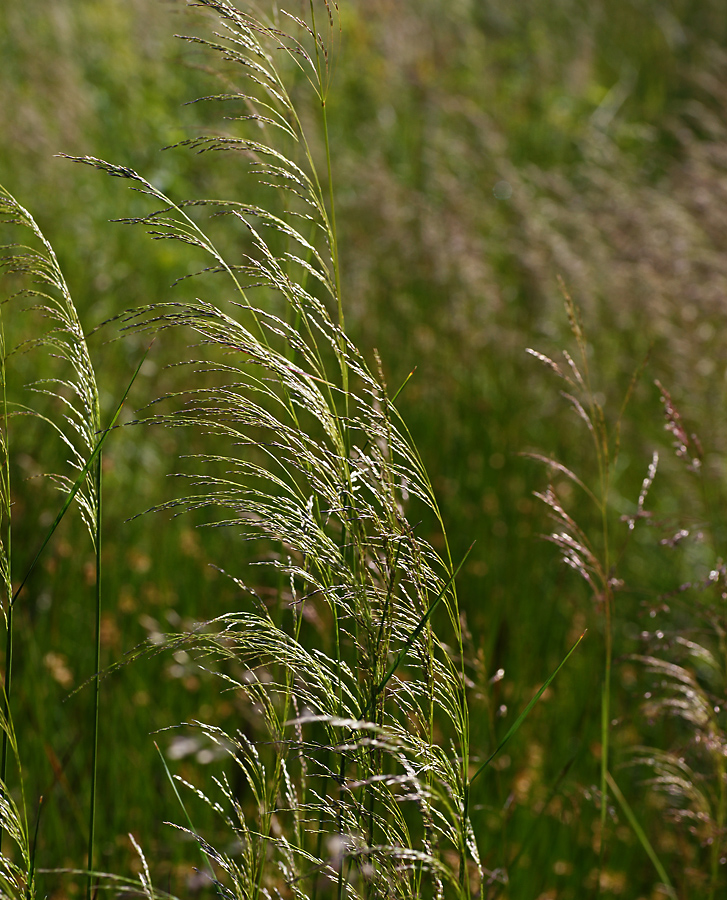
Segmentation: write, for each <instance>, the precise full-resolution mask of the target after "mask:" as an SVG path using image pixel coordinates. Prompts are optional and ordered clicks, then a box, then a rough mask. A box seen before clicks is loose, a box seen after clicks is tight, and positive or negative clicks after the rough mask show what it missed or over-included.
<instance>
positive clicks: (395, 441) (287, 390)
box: [79, 0, 482, 898]
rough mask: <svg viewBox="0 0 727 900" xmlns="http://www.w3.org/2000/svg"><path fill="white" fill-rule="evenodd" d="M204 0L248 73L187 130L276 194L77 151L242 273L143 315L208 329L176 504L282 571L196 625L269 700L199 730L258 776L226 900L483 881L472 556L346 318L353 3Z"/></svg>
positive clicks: (426, 889)
mask: <svg viewBox="0 0 727 900" xmlns="http://www.w3.org/2000/svg"><path fill="white" fill-rule="evenodd" d="M194 5H195V6H197V7H202V8H204V9H206V10H207V11H209V13H210V14H211V15H212V17H213V19H214V21H215V23H216V27H217V29H218V32H217V33H216V34H215V36H214V38H213V39H206V38H199V37H192V38H187V40H189V41H193V42H195V43H201V44H203V45H204V46H205V47H207V48H208V49H210V50H212V51H214V52H216V53H218V54H219V55H220V56H221V57H223V58H224V59H225V60H227V61H229V62H231V63H232V64H233V69H235V70H236V77H237V79H238V81H239V85H240V86H239V88H237V89H236V90H232V89H230V87H229V84H230V80H229V79H228V81H227V85H228V87H227V90H226V91H225V93H224V94H220V95H216V96H214V97H210V98H207V99H209V100H215V101H222V102H225V103H227V104H230V105H232V110H234V111H233V112H232V115H231V116H230V118H231V119H232V121H233V122H235V123H236V127H237V128H239V132H236V133H235V134H233V135H213V136H206V137H200V138H197V139H194V140H190V141H186V142H184V143H185V144H186V145H187V146H189V147H192V148H194V149H197V150H199V151H200V152H208V151H228V152H236V153H238V154H239V156H240V160H241V163H243V164H245V167H246V168H249V169H251V170H252V173H253V174H255V175H257V178H258V180H259V181H260V182H261V183H262V184H263V185H264V186H267V188H269V189H270V191H269V196H270V198H271V201H270V204H268V205H266V206H260V205H256V204H253V203H246V202H244V201H239V200H217V199H205V200H198V199H195V200H189V201H182V202H176V201H173V200H172V199H170V198H169V197H167V196H166V195H165V194H163V193H161V192H160V191H158V190H157V189H156V188H155V187H154V186H153V185H152V184H151V183H150V182H149V181H147V180H146V179H144V178H143V177H142V176H140V175H138V174H137V173H136V172H134V171H132V170H130V169H128V168H125V167H121V166H117V165H112V164H110V163H107V162H104V161H102V160H99V159H95V158H91V157H85V158H82V159H79V161H80V162H84V163H87V164H90V165H92V166H94V167H96V168H99V169H102V170H104V171H106V172H107V173H108V174H110V175H112V176H117V177H122V178H126V179H128V180H130V181H131V183H132V186H133V187H134V188H135V189H136V190H139V191H141V192H142V193H143V194H146V195H148V196H149V197H150V198H151V199H153V200H154V201H156V202H157V204H158V208H157V210H155V211H153V212H151V213H149V214H148V215H146V216H144V217H141V218H135V219H133V220H128V221H130V222H133V223H136V224H141V225H143V226H145V227H146V228H147V229H148V230H149V232H150V234H151V235H152V237H154V238H157V239H171V240H177V241H182V242H184V243H185V244H188V245H192V246H194V247H195V248H197V250H201V251H203V252H204V253H205V254H207V255H208V258H209V260H210V261H209V265H208V268H207V270H206V274H207V275H208V276H210V275H213V274H217V275H219V274H220V273H222V274H224V275H226V279H225V280H224V281H223V280H221V279H220V278H219V277H217V278H208V279H207V282H206V285H205V284H203V283H201V282H200V285H199V286H198V290H199V293H200V299H198V300H197V301H196V302H193V303H176V302H171V301H168V302H160V303H156V304H153V305H151V306H148V307H146V308H144V309H141V310H138V311H136V312H134V313H132V314H130V315H129V317H128V319H127V325H128V327H129V328H132V329H135V330H151V331H159V330H162V331H163V330H166V329H178V328H185V329H188V330H189V331H191V332H192V333H194V334H196V336H197V343H198V347H199V351H198V359H197V361H191V363H190V365H191V369H190V370H189V376H188V384H189V383H191V384H192V385H194V386H193V387H191V388H190V387H184V386H183V387H182V389H181V390H180V391H179V392H178V393H175V394H173V395H172V396H169V397H167V398H165V400H164V404H165V407H168V406H170V405H171V407H172V408H171V409H170V410H169V411H164V412H158V413H156V414H155V415H154V416H152V417H150V419H149V421H151V422H154V423H161V424H164V425H167V426H170V427H185V428H188V429H192V430H194V431H195V432H197V433H198V434H207V435H208V444H209V447H210V450H209V451H208V452H205V453H203V454H200V455H198V456H196V457H194V459H193V461H192V465H193V471H191V472H190V473H187V474H183V475H182V476H181V477H185V478H187V479H189V480H190V483H191V485H192V490H191V491H190V492H189V493H187V494H186V495H185V496H184V497H182V498H180V499H176V500H174V501H172V502H170V503H169V504H167V507H168V508H172V509H181V510H186V511H191V510H199V509H202V508H206V509H208V510H210V511H211V512H210V513H209V515H210V517H211V518H210V520H209V521H210V523H211V524H214V525H216V526H220V527H226V528H231V529H234V530H235V532H236V533H237V534H238V535H239V536H240V538H241V539H243V540H245V541H257V542H260V547H261V553H263V554H264V555H265V556H266V560H267V566H268V568H269V570H271V571H270V574H269V575H268V576H265V574H264V572H263V573H261V570H260V569H258V570H256V571H257V572H258V573H261V574H258V578H259V579H262V580H263V582H265V581H266V580H267V584H268V585H273V586H276V587H275V588H274V596H275V598H276V599H275V601H274V602H267V601H266V602H263V600H262V599H261V598H262V596H263V594H262V593H261V592H260V591H259V590H258V589H257V586H250V587H248V586H247V585H246V584H245V583H244V582H243V581H242V580H241V579H240V578H239V575H238V573H237V572H236V571H234V561H232V562H229V561H228V562H226V563H225V569H226V570H228V571H229V574H230V575H231V577H233V578H235V579H236V581H237V583H238V584H239V586H240V588H241V594H240V599H241V604H242V607H241V609H240V611H239V612H236V613H234V614H230V615H226V616H223V617H222V618H220V619H218V620H216V622H215V623H214V630H213V631H212V632H211V633H210V632H209V630H207V631H206V632H205V633H204V634H192V635H186V636H185V635H182V636H180V639H179V640H180V641H182V642H186V643H187V644H191V645H193V646H196V647H197V648H198V650H199V651H200V652H201V653H202V655H203V656H204V657H206V658H207V659H213V660H215V663H214V666H215V668H217V669H219V671H220V673H221V677H224V678H225V679H226V684H227V685H228V686H229V687H230V688H231V689H232V690H234V691H236V692H237V693H238V694H240V695H244V696H246V697H247V698H248V701H249V703H250V704H251V708H252V710H254V716H252V717H251V720H250V722H248V723H246V725H245V727H244V728H242V729H241V730H240V732H239V733H238V734H229V735H228V734H224V733H222V732H219V731H217V730H216V729H213V728H211V727H210V726H206V725H204V724H199V727H200V728H201V729H202V730H203V731H204V732H205V733H206V734H207V735H208V737H209V738H210V739H211V740H213V741H216V742H218V743H219V744H220V745H221V746H223V747H224V748H226V749H227V751H228V752H229V754H230V755H231V757H232V759H233V761H234V765H235V766H236V767H237V768H238V769H239V772H240V773H241V776H242V778H243V780H244V781H245V782H246V785H247V786H246V788H245V790H244V791H243V792H242V794H241V795H240V794H238V793H237V792H235V791H234V790H233V789H232V788H231V787H230V784H229V782H228V781H227V780H226V779H225V778H222V779H221V780H219V781H218V782H217V789H218V791H219V795H220V796H219V797H216V796H213V794H212V792H211V791H210V792H209V802H210V803H212V804H213V805H214V807H215V808H216V809H218V811H219V812H220V814H221V815H223V816H225V817H226V821H227V822H228V825H229V827H230V828H231V829H232V830H233V831H234V833H235V835H236V837H237V840H238V846H239V853H238V854H237V855H235V856H231V855H229V854H225V853H223V852H221V851H220V850H216V849H214V848H212V847H210V846H209V845H207V844H206V842H205V841H204V840H203V838H202V837H201V836H198V837H199V840H200V842H201V846H202V849H203V850H204V852H205V855H206V856H207V857H208V859H210V860H212V861H213V863H215V864H216V868H215V872H216V876H217V877H219V878H220V879H221V882H222V885H223V887H221V888H220V889H221V890H222V891H223V892H224V893H225V894H229V896H236V897H262V896H270V895H271V892H276V891H278V890H283V887H282V886H283V885H286V887H285V889H284V890H285V891H286V892H288V893H291V895H293V896H296V897H301V898H302V897H317V896H318V897H322V896H338V897H344V896H346V897H359V896H360V897H373V896H382V895H386V896H398V897H422V896H436V897H444V896H447V897H452V896H469V894H470V891H471V890H472V889H473V887H474V889H476V890H477V889H478V888H477V887H476V886H477V885H478V884H479V883H480V881H481V875H482V873H481V869H480V864H479V858H478V852H477V847H476V842H475V838H474V834H473V832H472V829H471V826H470V823H469V808H468V804H469V799H468V798H469V786H470V781H469V770H468V761H469V754H470V748H469V713H468V706H467V700H466V697H465V692H464V683H465V681H464V677H463V671H462V666H463V664H464V663H463V656H464V653H463V646H462V631H461V623H460V614H459V609H458V605H457V596H456V592H455V588H454V578H455V575H456V572H457V567H456V566H455V565H454V563H453V561H452V559H451V558H450V556H449V553H448V550H447V543H446V539H443V541H442V546H443V547H444V548H445V549H444V554H443V555H442V554H440V553H438V552H436V551H435V550H434V548H433V547H432V545H431V544H430V543H428V542H427V541H426V540H425V539H424V538H423V537H421V536H419V535H418V534H417V529H416V526H415V525H414V524H412V523H411V522H410V520H409V518H408V517H407V509H408V507H409V506H412V505H413V506H414V508H419V509H424V508H428V510H429V511H430V513H432V514H433V515H434V517H435V519H436V520H437V521H439V522H440V525H441V519H440V517H439V511H438V508H437V504H436V501H435V499H434V496H433V492H432V488H431V484H430V482H429V479H428V477H427V475H426V472H425V470H424V467H423V465H422V463H421V460H420V458H419V456H418V454H417V452H416V449H415V448H414V446H413V444H412V442H411V440H410V438H409V436H408V433H407V431H406V428H405V426H404V425H403V423H402V422H401V421H400V419H399V417H398V415H397V412H396V409H395V407H394V405H393V403H392V400H391V399H390V397H389V394H388V390H387V386H386V383H385V381H384V377H383V375H382V374H381V370H380V366H379V367H378V371H377V372H376V373H374V372H372V371H371V369H370V368H369V366H368V365H367V363H366V362H365V360H364V357H363V356H362V354H361V353H360V352H359V351H358V349H357V348H356V347H355V346H354V345H353V344H352V342H351V341H350V340H349V338H348V336H347V334H346V331H345V328H344V298H343V297H342V293H341V279H340V274H339V267H338V258H339V253H338V239H337V234H336V226H335V213H334V200H333V191H332V187H331V168H332V166H331V154H330V148H329V142H328V130H327V121H326V101H327V96H328V90H329V83H330V75H331V71H332V66H333V59H332V57H333V52H334V44H335V42H336V37H337V8H336V6H335V4H333V3H330V2H327V0H325V2H321V0H317V2H311V3H310V4H298V6H300V7H301V9H303V11H304V13H305V15H303V13H301V14H293V13H289V12H285V11H283V10H279V9H278V7H277V6H274V7H272V12H271V14H270V16H264V15H262V14H253V13H252V12H242V11H240V10H238V9H236V8H235V7H233V6H231V5H230V4H227V3H223V2H211V0H203V2H200V3H195V4H194ZM296 73H297V75H296ZM301 73H302V75H303V76H304V77H305V80H306V82H307V83H308V84H309V85H310V87H311V88H312V91H313V95H314V105H315V106H316V107H317V108H318V111H319V113H320V116H319V123H318V124H319V128H318V130H317V131H316V130H314V133H315V135H316V137H317V141H315V142H314V141H313V140H312V139H310V137H309V129H308V127H307V126H306V127H304V125H303V118H304V117H303V116H302V115H299V113H298V106H297V105H296V103H295V102H294V101H293V99H292V97H291V95H290V93H289V92H288V88H287V84H288V83H289V81H291V80H295V78H296V77H298V76H299V75H300V74H301ZM298 81H300V78H299V77H298ZM306 82H303V83H306ZM250 128H252V129H253V131H254V133H255V139H254V140H253V139H251V138H250V137H248V136H247V133H248V130H249V129H250ZM319 156H320V157H321V158H322V159H323V160H324V162H323V165H324V167H325V170H326V174H325V177H319V174H318V171H319V170H318V162H317V160H318V158H319ZM243 171H244V170H243ZM271 210H272V211H271ZM205 211H211V212H212V213H214V214H219V213H222V214H225V215H226V216H227V221H228V224H229V226H230V228H231V229H233V231H232V234H233V236H234V240H233V241H232V242H231V241H230V238H229V236H227V237H225V236H224V235H223V236H222V238H221V239H219V240H218V239H214V238H213V237H212V228H213V226H212V225H209V226H208V225H207V224H205V222H204V219H203V218H202V216H201V215H200V214H201V213H204V212H205ZM223 245H224V246H225V247H230V246H232V247H233V248H234V249H233V250H232V251H230V250H226V251H223V250H222V249H220V246H223ZM442 537H443V530H442ZM266 596H269V591H268V592H266ZM435 620H436V623H437V626H438V628H440V629H442V630H443V632H444V634H445V635H446V641H447V644H448V646H447V647H445V646H444V645H443V643H442V638H440V637H438V632H437V631H435V628H434V624H435Z"/></svg>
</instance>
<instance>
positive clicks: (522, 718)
mask: <svg viewBox="0 0 727 900" xmlns="http://www.w3.org/2000/svg"><path fill="white" fill-rule="evenodd" d="M585 636H586V632H585V631H584V632H583V634H582V635H581V636H580V637H579V638H578V640H577V641H576V642H575V644H573V646H572V647H571V648H570V650H569V651H568V652H567V653H566V655H565V657H564V658H563V659H562V660H561V661H560V663H559V664H558V666H557V667H556V668H555V669H554V670H553V672H552V673H551V674H550V676H549V677H548V679H547V680H546V681H545V682H544V684H543V686H542V687H541V688H540V690H539V691H538V693H537V694H536V695H535V696H534V697H533V699H532V700H531V701H530V703H528V705H527V706H526V707H525V709H524V710H523V711H522V712H521V713H520V715H519V716H518V717H517V719H516V720H515V721H514V722H513V724H512V725H511V726H510V728H509V729H508V732H507V734H506V735H505V737H504V738H503V739H502V740H501V741H500V743H499V744H498V745H497V747H496V748H495V750H494V751H493V752H492V753H491V754H490V756H488V758H487V759H486V760H485V761H484V762H483V763H482V765H481V766H480V767H479V769H478V770H477V771H476V772H475V774H474V775H473V776H472V778H470V782H469V783H470V784H472V782H473V781H474V780H475V779H476V778H478V777H479V776H480V775H481V774H482V773H483V772H484V771H485V769H486V768H487V767H488V766H489V764H490V763H491V762H492V760H493V759H494V758H495V757H496V756H497V754H498V753H499V752H500V750H502V748H503V747H504V746H505V744H506V743H507V742H508V741H509V740H510V738H511V737H512V736H513V735H514V734H515V732H516V731H517V730H518V728H520V726H521V725H522V724H523V722H524V721H525V719H526V718H527V717H528V715H529V714H530V710H531V709H532V708H533V707H534V706H535V704H536V703H537V702H538V700H540V698H541V697H542V695H543V693H544V692H545V689H546V688H547V687H549V686H550V683H551V682H552V681H553V679H554V678H555V676H556V675H557V674H558V672H560V670H561V669H562V668H563V666H564V665H565V664H566V663H567V662H568V660H569V659H570V658H571V656H572V655H573V653H574V652H575V650H576V647H578V645H579V644H580V642H581V641H582V640H583V638H584V637H585Z"/></svg>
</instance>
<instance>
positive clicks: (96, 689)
mask: <svg viewBox="0 0 727 900" xmlns="http://www.w3.org/2000/svg"><path fill="white" fill-rule="evenodd" d="M101 462H102V460H101V454H100V453H99V455H98V458H97V459H96V464H95V466H94V480H95V482H96V522H95V535H94V544H95V550H96V636H95V637H96V654H95V659H94V672H95V674H94V677H93V708H92V710H91V717H92V722H93V737H92V739H91V740H92V745H91V746H92V750H91V798H90V802H89V822H88V881H87V883H86V900H91V894H92V889H93V877H92V875H91V873H92V872H93V854H94V842H95V837H96V781H97V776H98V721H99V707H100V695H101V470H102V466H101Z"/></svg>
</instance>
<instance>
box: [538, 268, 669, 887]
mask: <svg viewBox="0 0 727 900" xmlns="http://www.w3.org/2000/svg"><path fill="white" fill-rule="evenodd" d="M560 286H561V290H562V293H563V297H564V300H565V309H566V314H567V317H568V321H569V324H570V329H571V332H572V334H573V337H574V339H575V342H576V347H577V349H578V363H576V362H575V361H574V360H573V358H572V357H571V356H570V354H568V353H567V352H566V351H564V352H563V358H564V360H565V363H566V366H564V367H562V366H561V365H559V364H558V363H556V362H554V361H553V360H552V359H550V358H549V357H547V356H544V355H543V354H541V353H538V352H536V351H534V350H528V352H529V353H531V354H532V355H533V356H535V357H536V358H537V359H539V360H540V361H541V362H542V363H544V364H545V365H546V366H547V367H548V368H549V369H550V370H551V371H553V372H554V373H555V374H556V375H557V376H558V377H560V378H562V379H563V380H564V381H565V382H566V384H567V389H566V390H565V391H562V395H563V397H564V398H565V399H566V400H567V401H568V403H569V404H570V405H571V407H572V408H573V410H574V412H575V413H576V415H577V416H578V418H580V419H581V420H582V421H583V422H584V423H585V425H586V427H587V429H588V431H589V433H590V436H591V440H592V443H593V447H594V450H595V459H596V468H597V477H598V486H597V488H595V489H593V490H592V489H591V488H589V487H588V486H587V485H586V483H585V482H584V481H583V480H582V479H581V478H579V477H578V476H577V475H576V474H575V473H574V472H573V471H572V470H571V469H570V468H568V467H567V466H565V465H564V464H563V463H561V462H560V461H558V460H555V459H552V458H550V457H546V456H541V455H539V454H528V455H529V456H531V457H532V458H534V459H536V460H538V461H539V462H542V463H544V464H545V465H546V466H548V468H549V470H550V473H551V474H552V475H561V476H565V477H566V478H567V479H568V480H569V481H571V483H572V484H574V485H576V486H577V487H578V488H579V489H580V490H582V491H583V492H584V493H585V495H586V496H587V498H588V499H589V500H590V502H591V503H592V504H593V506H595V508H596V510H597V514H598V521H599V525H600V538H599V544H600V547H597V546H594V545H593V544H592V543H591V541H590V540H589V538H588V536H587V535H586V533H585V531H584V530H583V529H582V528H581V527H580V526H579V525H578V524H577V523H576V521H575V520H574V519H573V518H572V517H571V516H570V515H569V514H568V512H566V510H565V509H564V507H563V504H562V502H561V500H560V498H559V497H558V494H557V490H556V488H555V487H554V486H553V484H550V485H549V486H548V489H547V490H546V491H545V492H544V493H538V494H536V496H537V497H539V498H540V499H541V500H543V502H545V503H546V505H547V506H548V507H549V508H550V510H551V516H552V518H553V520H554V521H555V522H556V523H557V525H558V528H559V530H558V531H556V532H554V533H553V534H551V535H550V536H549V540H550V541H552V542H553V543H554V544H555V545H556V546H558V547H559V549H560V550H561V552H562V554H563V558H564V561H565V562H566V563H567V564H568V565H569V566H570V567H571V568H573V569H575V570H576V571H577V572H578V573H579V574H580V575H581V576H582V577H583V578H584V579H585V581H586V582H587V583H588V586H589V588H590V589H591V591H592V594H593V599H594V601H595V602H596V604H598V605H600V606H601V608H602V610H603V641H604V651H603V677H602V681H601V708H600V733H601V758H600V763H599V768H600V804H601V805H600V811H599V823H600V846H599V871H602V870H603V865H604V858H605V857H604V854H605V843H606V840H605V832H606V820H607V811H608V792H609V780H608V779H609V771H610V735H611V680H612V667H613V626H614V577H613V572H612V568H613V561H612V552H611V535H610V526H609V507H610V493H611V479H612V473H613V471H614V468H615V465H616V462H617V460H618V456H619V451H620V442H621V423H622V421H623V417H624V413H625V411H626V407H627V405H628V403H629V401H630V399H631V395H632V393H633V390H634V387H635V385H636V382H637V381H638V378H639V377H640V375H641V373H642V371H643V368H644V366H645V364H646V360H645V361H644V363H643V364H642V366H641V367H639V368H638V369H637V371H636V372H635V373H634V375H633V376H632V378H631V381H630V383H629V387H628V389H627V391H626V394H625V396H624V399H623V402H622V405H621V409H620V412H619V416H618V418H617V420H616V422H615V425H614V427H613V429H612V430H610V429H609V427H608V426H607V424H606V418H605V415H604V411H603V407H602V405H601V402H600V401H599V399H598V398H597V396H596V393H595V391H594V389H593V387H592V385H591V380H590V373H589V367H588V345H587V341H586V337H585V333H584V330H583V325H582V322H581V319H580V314H579V311H578V308H577V307H576V305H575V303H574V302H573V300H572V298H571V297H570V295H569V294H568V292H567V290H566V288H565V285H564V284H563V282H562V281H561V282H560ZM647 358H648V357H647ZM650 478H653V475H651V476H650ZM647 481H648V484H650V483H651V482H650V480H648V479H647ZM648 484H647V482H645V488H644V492H645V491H646V490H648ZM644 492H642V494H643V493H644ZM639 504H640V505H641V504H643V496H642V497H641V498H640V500H639ZM599 884H600V880H599Z"/></svg>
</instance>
